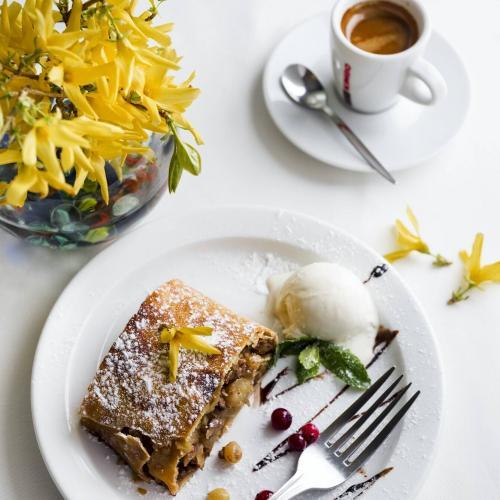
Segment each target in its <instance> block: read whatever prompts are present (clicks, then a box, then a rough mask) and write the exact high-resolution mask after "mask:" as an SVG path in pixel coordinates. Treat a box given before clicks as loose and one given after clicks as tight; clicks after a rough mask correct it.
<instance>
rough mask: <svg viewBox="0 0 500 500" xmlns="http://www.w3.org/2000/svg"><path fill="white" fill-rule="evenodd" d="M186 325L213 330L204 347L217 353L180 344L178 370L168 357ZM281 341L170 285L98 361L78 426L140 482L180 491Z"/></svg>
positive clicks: (202, 297) (145, 306) (151, 298)
mask: <svg viewBox="0 0 500 500" xmlns="http://www.w3.org/2000/svg"><path fill="white" fill-rule="evenodd" d="M200 327H203V328H200ZM197 328H198V330H197ZM176 329H177V330H176ZM179 329H180V330H181V331H186V330H188V331H202V332H205V334H206V332H207V331H210V332H211V335H210V336H206V337H203V339H204V340H203V343H202V344H203V345H207V344H210V346H211V350H210V351H205V352H200V349H198V350H196V349H195V348H196V345H197V344H196V342H195V343H194V347H195V348H193V349H190V348H189V345H191V344H189V343H188V344H183V343H182V342H181V343H180V347H179V344H178V343H177V344H175V348H176V349H177V353H176V354H177V356H176V359H175V364H176V366H172V365H173V364H174V360H173V359H172V356H171V355H169V354H172V352H170V353H169V351H171V350H172V349H173V346H174V343H175V342H176V340H175V332H176V331H178V330H179ZM165 332H166V333H167V337H169V338H170V343H168V339H167V342H166V341H165V338H164V335H165ZM168 332H171V334H169V333H168ZM181 335H182V334H181ZM200 338H201V337H200ZM276 342H277V336H276V334H275V333H274V332H273V331H271V330H269V329H268V328H265V327H264V326H261V325H258V324H257V323H254V322H252V321H250V320H248V319H246V318H244V317H241V316H239V315H238V314H236V313H234V312H232V311H230V310H229V309H227V308H226V307H224V306H222V305H220V304H218V303H216V302H214V301H213V300H211V299H210V298H208V297H206V296H205V295H203V294H201V293H200V292H198V291H196V290H194V289H192V288H190V287H188V286H186V285H185V284H184V283H182V282H181V281H178V280H172V281H168V282H167V283H165V284H164V285H162V286H161V287H160V288H158V289H157V290H155V291H154V292H153V293H151V294H150V295H149V296H148V297H147V298H146V300H145V301H144V302H143V303H142V305H141V306H140V308H139V311H138V312H137V313H136V314H135V315H134V316H133V317H132V318H131V319H130V321H129V322H128V324H127V326H126V327H125V330H124V331H123V332H122V333H121V334H120V336H119V337H118V339H117V340H116V342H115V343H114V344H113V346H112V347H111V349H110V351H109V352H108V354H107V355H106V356H105V358H104V359H103V361H102V362H101V364H100V367H99V369H98V371H97V373H96V375H95V377H94V380H93V381H92V383H91V384H90V386H89V387H88V390H87V393H86V395H85V397H84V400H83V402H82V405H81V409H80V415H81V423H82V424H83V426H84V427H85V428H86V429H88V430H89V431H90V432H92V433H93V434H95V435H97V436H98V437H99V438H101V439H102V440H103V441H105V442H106V443H107V444H108V445H109V446H110V447H111V448H113V449H114V450H115V451H116V452H117V453H118V454H119V455H120V456H121V457H122V458H123V459H124V460H125V461H126V462H127V463H128V464H129V465H130V467H131V468H132V470H133V471H134V472H135V474H137V476H139V477H140V478H141V479H144V480H155V481H157V482H159V483H161V484H164V485H165V486H166V487H167V488H168V490H169V491H170V493H172V494H174V495H175V494H176V493H177V492H178V491H179V489H180V488H181V487H182V485H183V484H184V483H185V482H186V481H187V480H188V479H189V477H190V476H191V475H192V474H193V473H194V472H195V471H196V470H197V469H200V468H202V467H203V464H204V462H205V459H206V457H207V456H208V455H209V454H210V451H211V449H212V447H213V445H214V443H215V442H216V441H217V440H218V439H219V437H220V436H221V435H222V434H223V432H224V431H225V430H226V429H227V428H228V426H229V425H230V424H231V422H232V420H233V419H234V417H235V416H236V414H237V413H238V411H239V410H240V408H241V407H242V406H243V405H244V404H245V403H246V402H247V400H248V398H249V396H250V394H251V393H252V392H253V390H254V386H255V384H256V383H257V382H258V381H259V379H260V378H261V377H262V375H263V374H264V372H265V371H266V369H267V367H268V364H269V361H270V359H271V357H272V354H273V351H274V348H275V346H276ZM182 345H187V346H188V348H184V347H182ZM201 350H202V351H203V349H201ZM207 352H209V354H207ZM212 352H217V353H218V354H213V353H212ZM172 370H175V380H173V378H172V373H173V372H172Z"/></svg>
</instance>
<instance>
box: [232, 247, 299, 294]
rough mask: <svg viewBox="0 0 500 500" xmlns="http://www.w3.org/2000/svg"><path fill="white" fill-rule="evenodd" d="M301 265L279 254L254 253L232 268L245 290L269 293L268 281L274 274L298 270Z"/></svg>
mask: <svg viewBox="0 0 500 500" xmlns="http://www.w3.org/2000/svg"><path fill="white" fill-rule="evenodd" d="M298 267H299V265H298V264H297V263H296V262H292V261H291V260H287V259H284V258H283V257H280V256H279V255H277V254H274V253H271V252H266V253H257V252H252V253H250V254H248V255H246V256H245V257H244V258H243V259H242V260H241V261H240V262H239V263H238V265H236V266H233V267H232V268H231V271H233V272H234V276H235V277H236V279H237V280H238V281H239V282H240V284H242V285H243V286H244V287H245V288H248V289H250V290H251V291H253V292H255V293H259V294H262V295H266V294H267V293H268V290H267V286H266V281H267V278H269V277H270V276H272V275H274V274H281V273H286V272H290V271H295V270H296V269H298Z"/></svg>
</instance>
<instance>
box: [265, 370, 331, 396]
mask: <svg viewBox="0 0 500 500" xmlns="http://www.w3.org/2000/svg"><path fill="white" fill-rule="evenodd" d="M326 373H327V372H326V371H324V372H321V373H318V374H317V375H315V376H314V377H311V378H308V379H307V380H306V381H305V382H303V383H302V384H298V383H297V384H293V385H291V386H290V387H287V388H286V389H283V390H282V391H280V392H278V393H277V394H275V395H274V396H273V399H274V398H277V397H278V396H281V395H282V394H286V393H287V392H290V391H292V390H293V389H295V388H296V387H298V386H299V385H304V384H309V383H310V382H312V381H313V380H316V379H318V378H323V377H324V376H325V375H326Z"/></svg>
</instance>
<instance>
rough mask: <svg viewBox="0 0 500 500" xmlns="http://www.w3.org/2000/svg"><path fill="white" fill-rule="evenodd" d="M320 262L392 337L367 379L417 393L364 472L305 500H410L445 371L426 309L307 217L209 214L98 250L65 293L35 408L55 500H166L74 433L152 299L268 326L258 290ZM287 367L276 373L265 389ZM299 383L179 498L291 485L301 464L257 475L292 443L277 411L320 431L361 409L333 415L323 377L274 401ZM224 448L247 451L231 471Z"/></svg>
mask: <svg viewBox="0 0 500 500" xmlns="http://www.w3.org/2000/svg"><path fill="white" fill-rule="evenodd" d="M317 261H332V262H337V263H339V264H341V265H344V266H346V267H347V268H349V269H350V270H352V271H353V272H354V273H355V274H356V275H357V276H359V278H360V279H361V280H362V281H365V286H366V287H368V289H369V291H370V293H371V295H372V297H373V299H374V301H375V304H376V306H377V309H378V312H379V315H380V320H381V323H382V324H383V325H384V326H385V327H387V328H390V329H392V330H398V331H399V333H398V335H397V336H396V337H395V339H394V340H393V341H392V343H390V345H388V346H387V348H386V349H385V350H384V351H383V352H382V354H381V355H379V356H377V359H376V361H375V362H374V363H373V364H372V366H370V367H369V374H370V376H371V377H372V379H374V378H375V377H377V376H378V375H379V374H381V373H382V372H384V371H385V370H387V368H388V367H390V366H395V367H396V372H397V373H402V374H404V376H405V380H407V381H411V382H413V387H414V388H415V390H416V389H420V390H421V391H422V394H421V396H420V398H419V399H418V400H417V402H416V404H415V405H413V407H412V409H411V410H410V412H409V413H408V414H407V416H406V418H405V420H404V422H403V423H402V424H401V425H400V426H399V427H398V428H397V430H396V431H394V432H393V433H392V434H391V436H390V437H389V438H388V439H387V440H386V442H385V443H384V445H383V447H382V448H381V449H380V450H379V451H378V452H377V453H376V454H375V455H374V456H373V457H372V459H371V460H370V461H369V462H367V464H366V465H365V466H364V468H363V471H362V473H357V474H355V475H354V476H353V477H352V478H351V479H350V480H349V481H348V482H347V483H345V484H344V485H342V486H340V487H339V488H337V489H336V490H335V491H334V492H332V491H330V492H326V493H323V494H319V493H317V492H316V493H313V494H309V495H304V496H303V498H311V499H312V498H314V499H318V498H321V499H328V500H332V499H333V498H337V497H338V495H340V494H342V493H343V492H345V491H346V490H347V489H348V488H349V487H350V486H351V485H354V484H361V483H363V484H364V486H363V487H361V489H359V490H357V491H358V493H360V492H361V491H363V492H364V495H365V496H364V497H363V498H366V499H367V500H391V499H393V500H404V499H409V498H413V497H414V496H415V494H416V491H417V489H418V487H419V485H420V484H421V482H422V479H423V478H424V476H425V473H426V471H427V470H428V468H429V465H430V463H431V459H432V455H433V448H434V447H435V446H436V442H437V437H438V430H439V422H440V416H441V404H442V374H441V367H440V360H439V356H438V353H437V351H436V344H435V341H434V337H433V334H432V331H431V328H430V326H429V323H428V321H427V319H426V318H425V315H424V314H423V312H422V309H421V307H420V306H419V304H418V303H417V301H416V300H415V298H414V297H413V295H412V294H411V292H410V291H409V290H408V288H407V287H406V285H405V284H404V283H403V281H402V280H401V278H400V277H399V275H398V274H397V273H396V272H395V271H394V269H393V268H392V267H391V266H388V265H387V264H386V263H385V262H384V260H383V259H382V257H380V256H379V255H378V254H377V253H375V252H374V251H373V250H370V249H369V248H368V247H366V246H365V245H364V244H362V243H360V242H359V241H357V240H356V239H355V238H353V237H352V236H350V235H348V234H346V233H344V232H343V231H340V230H338V229H336V228H335V227H332V226H331V225H329V224H327V223H325V222H322V221H319V220H317V219H313V218H310V217H307V216H304V215H300V214H296V213H292V212H286V211H278V210H275V209H265V208H255V207H254V208H247V207H220V208H209V209H206V210H199V211H194V212H191V213H188V214H185V215H182V216H179V217H178V218H177V219H170V220H169V221H167V222H165V221H164V220H158V221H156V222H153V223H150V224H147V225H144V226H142V227H140V228H138V229H136V230H135V231H133V232H131V233H129V234H128V235H126V236H124V237H123V238H122V239H121V240H119V241H118V242H116V243H114V244H113V245H111V246H110V247H108V248H106V249H105V250H103V251H102V252H101V253H100V254H99V255H97V256H96V257H95V258H94V259H93V260H92V261H91V262H90V263H89V264H88V265H87V266H86V267H85V268H83V269H82V270H81V271H80V272H79V273H78V274H77V276H76V277H75V278H74V279H73V280H72V281H71V282H70V283H69V285H68V286H67V287H66V289H65V291H64V292H63V293H62V294H61V296H60V298H59V299H58V301H57V302H56V304H55V305H54V308H53V310H52V312H51V313H50V315H49V317H48V319H47V322H46V324H45V327H44V329H43V332H42V335H41V337H40V341H39V345H38V348H37V351H36V355H35V361H34V366H33V374H32V393H31V405H32V414H33V423H34V427H35V431H36V436H37V440H38V444H39V446H40V450H41V452H42V455H43V458H44V460H45V463H46V465H47V468H48V470H49V471H50V474H51V476H52V478H53V480H54V482H55V483H56V485H57V487H58V488H59V490H60V491H61V493H62V494H63V496H64V497H65V498H68V499H71V500H80V499H81V500H88V499H89V498H92V499H95V500H99V499H106V500H114V499H119V498H142V496H141V494H140V492H139V491H138V488H144V489H146V490H147V496H146V498H151V499H157V498H158V499H163V500H164V499H165V498H168V494H167V493H165V490H164V489H163V488H161V487H160V486H159V485H157V484H149V483H137V482H134V481H133V479H132V475H131V473H130V471H129V469H128V468H127V467H126V466H125V465H123V463H121V464H120V463H118V461H117V457H116V455H114V453H113V452H112V450H111V449H110V448H108V447H107V446H105V445H104V444H103V443H101V442H98V441H97V439H95V438H93V437H91V436H90V435H89V434H88V433H87V432H86V431H84V430H83V429H82V428H81V427H80V425H79V416H78V410H79V406H80V402H81V401H82V398H83V396H84V394H85V391H86V389H87V386H88V384H89V383H90V381H91V380H92V378H93V376H94V374H95V371H96V369H97V367H98V365H99V363H100V361H101V360H102V358H103V357H104V356H105V354H106V353H107V351H108V349H109V347H110V346H111V344H112V343H113V342H114V340H115V339H116V338H117V336H118V335H119V334H120V332H121V331H122V329H123V328H124V326H125V324H126V323H127V321H128V319H129V318H130V316H131V315H132V314H134V313H135V312H136V310H137V309H138V308H139V305H140V304H141V302H142V301H143V300H144V298H145V297H146V296H147V294H148V293H149V292H151V291H152V290H154V289H155V288H156V287H158V286H159V285H161V284H162V283H163V282H165V281H167V280H169V279H172V278H179V279H182V280H183V281H184V282H186V283H187V284H189V285H191V286H193V287H195V288H197V289H199V290H200V291H202V292H204V293H205V294H207V295H208V296H210V297H211V298H213V299H215V300H217V301H219V302H221V303H222V304H225V305H227V306H229V307H230V308H232V309H234V310H235V311H237V312H238V313H241V314H243V315H245V316H248V317H250V318H252V319H254V320H256V321H260V322H263V323H266V324H270V325H272V322H271V319H270V318H269V317H268V316H267V314H266V308H265V302H266V287H265V280H266V278H267V277H268V276H270V275H272V274H275V273H280V272H284V271H288V270H292V269H295V268H297V267H298V266H302V265H305V264H308V263H312V262H317ZM379 347H380V346H379ZM292 362H293V360H292V359H290V358H285V359H282V360H280V362H279V363H278V365H277V366H276V367H273V368H272V369H271V370H270V372H268V374H267V375H266V379H265V380H264V383H266V381H267V380H269V379H272V378H273V377H275V376H276V374H277V373H278V372H279V371H280V370H282V368H283V366H285V365H286V364H287V363H292ZM294 377H295V376H294V374H293V370H290V371H289V373H288V374H287V375H286V376H285V377H283V378H281V379H280V380H279V383H278V385H277V386H276V387H275V388H274V390H273V391H272V393H271V396H272V397H271V398H270V399H269V400H268V401H267V402H266V403H265V404H262V405H260V406H255V405H254V406H249V407H245V408H243V410H242V411H241V413H240V414H239V415H238V417H237V419H236V420H235V422H234V424H233V425H232V427H231V429H230V430H229V431H228V432H227V433H226V434H225V435H224V436H223V437H222V438H221V440H220V442H219V443H217V444H216V446H215V447H214V450H213V452H212V456H211V457H210V458H209V459H208V460H207V463H206V465H205V468H204V470H201V471H198V472H197V473H196V474H195V476H194V477H193V478H192V479H191V480H190V481H189V482H188V483H187V485H186V486H185V487H184V488H183V489H182V490H181V491H180V493H179V494H178V495H177V497H176V498H178V499H180V500H187V499H192V498H200V499H203V498H205V496H206V494H207V492H208V491H210V490H212V489H214V488H217V487H224V488H226V489H227V490H228V491H229V492H230V494H231V498H233V499H243V500H247V499H248V500H252V499H253V498H254V497H255V495H256V493H258V492H259V491H260V490H262V489H269V490H272V491H276V489H277V488H278V486H279V485H280V484H282V483H284V482H285V481H286V480H287V478H289V477H290V475H291V474H292V471H293V469H294V466H295V463H296V460H297V454H295V453H289V454H287V455H285V456H283V457H281V458H278V459H277V460H275V461H273V462H271V463H269V464H268V465H266V466H265V467H263V468H261V469H260V470H258V471H256V472H252V469H253V466H254V465H255V464H256V463H258V462H259V461H260V460H261V459H262V458H263V457H265V456H266V455H267V454H268V453H269V452H270V451H271V450H272V449H273V448H274V447H275V446H276V445H277V444H278V443H279V442H280V441H282V440H283V439H284V438H286V436H287V432H277V431H273V430H272V429H270V426H269V417H270V414H271V412H272V410H273V409H274V408H276V407H286V408H288V409H289V410H290V412H291V413H292V415H293V418H294V422H293V427H294V428H295V427H298V426H300V425H302V424H304V423H305V422H307V421H308V420H309V419H310V418H311V417H312V416H313V415H314V414H315V413H317V411H318V410H319V409H321V408H325V410H324V411H323V412H322V413H321V415H320V416H319V417H318V418H316V419H315V423H316V424H317V425H318V427H319V429H320V430H321V429H322V428H324V427H325V426H326V425H327V424H328V423H329V422H331V421H332V420H333V419H334V418H335V416H337V415H338V414H339V413H340V412H341V411H342V410H343V409H345V408H346V407H347V406H348V405H349V404H350V403H351V401H352V400H353V399H354V398H355V397H356V396H357V394H356V392H355V391H352V390H348V391H346V392H344V393H343V394H341V395H340V396H339V397H338V398H336V399H335V401H334V402H333V403H331V401H332V399H334V397H335V395H336V394H337V393H338V392H339V390H340V389H341V388H342V384H341V383H340V382H338V381H337V380H335V379H334V378H333V376H331V375H330V374H327V375H325V376H323V377H320V378H317V379H314V380H311V381H309V382H307V383H305V384H304V385H302V386H298V387H295V388H293V389H291V390H288V391H287V392H284V393H283V394H282V395H279V396H277V395H278V394H279V393H280V392H282V391H284V390H286V389H288V388H289V387H291V386H293V385H294V384H295V378H294ZM276 396H277V397H276ZM231 440H235V441H237V442H238V443H239V444H240V446H241V447H242V449H243V459H242V460H241V462H240V463H238V464H237V465H235V466H228V465H225V464H224V463H223V461H222V460H221V459H219V458H218V457H217V452H218V451H219V449H220V448H221V445H222V444H224V443H227V442H229V441H231ZM391 468H392V469H391ZM382 472H384V474H383V475H382V477H380V478H379V479H378V480H373V481H369V479H370V478H372V477H374V476H375V477H377V474H379V473H382ZM379 475H380V474H379ZM301 498H302V497H301Z"/></svg>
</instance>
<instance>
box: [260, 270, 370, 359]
mask: <svg viewBox="0 0 500 500" xmlns="http://www.w3.org/2000/svg"><path fill="white" fill-rule="evenodd" d="M267 286H268V289H269V299H268V300H269V308H270V310H271V311H272V312H273V313H274V314H275V315H276V317H277V318H278V319H279V320H280V322H281V324H282V325H283V328H284V330H283V334H284V336H285V337H286V338H296V337H302V336H305V335H307V336H310V337H315V338H318V339H322V340H327V341H330V342H334V343H335V344H337V345H341V346H343V347H346V348H347V349H350V350H351V351H352V352H353V353H354V354H356V356H358V358H360V359H361V361H363V362H367V361H368V360H369V359H370V358H371V356H372V351H373V345H374V342H375V336H376V333H377V330H378V326H379V321H378V314H377V310H376V308H375V304H374V303H373V300H372V298H371V296H370V293H369V292H368V290H367V288H366V286H364V285H363V283H361V281H360V280H359V278H358V277H357V276H356V275H355V274H353V273H352V272H351V271H349V270H348V269H346V268H345V267H343V266H340V265H338V264H333V263H328V262H322V263H316V264H310V265H308V266H305V267H302V268H301V269H298V270H297V271H294V272H292V273H285V274H278V275H275V276H271V277H270V278H269V279H268V281H267Z"/></svg>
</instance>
